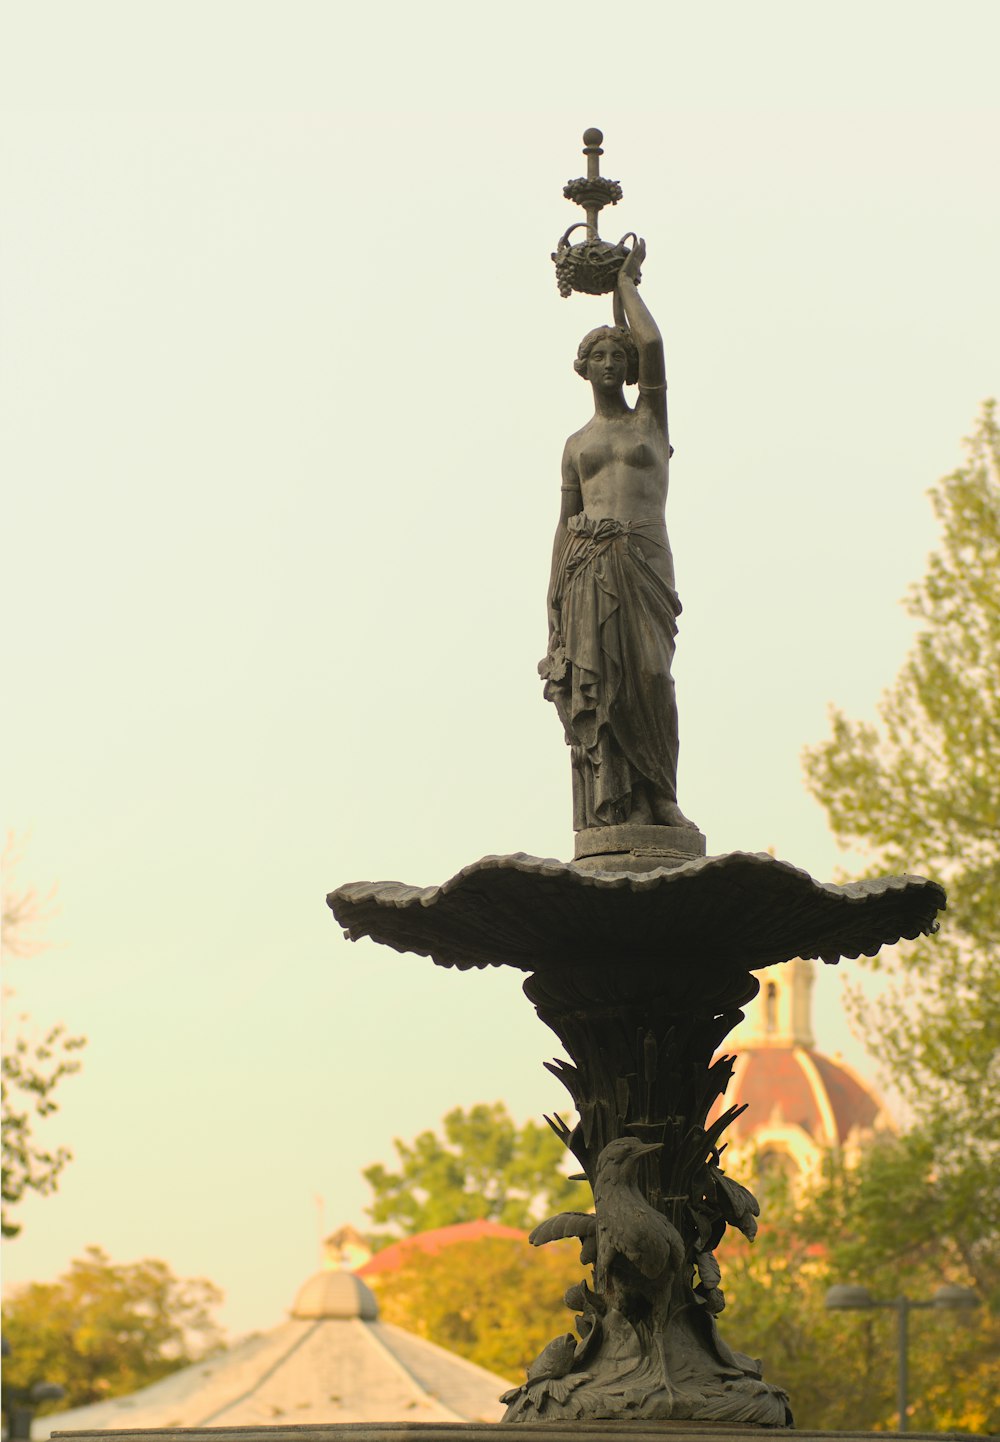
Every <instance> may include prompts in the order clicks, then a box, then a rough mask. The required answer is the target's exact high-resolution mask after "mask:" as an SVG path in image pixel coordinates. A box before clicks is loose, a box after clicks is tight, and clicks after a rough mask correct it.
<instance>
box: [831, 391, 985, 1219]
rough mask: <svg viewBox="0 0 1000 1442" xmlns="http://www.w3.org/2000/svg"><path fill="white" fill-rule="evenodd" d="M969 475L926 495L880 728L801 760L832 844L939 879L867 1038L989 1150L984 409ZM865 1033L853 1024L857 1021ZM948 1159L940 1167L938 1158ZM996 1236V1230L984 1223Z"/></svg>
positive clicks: (947, 1126) (953, 1130)
mask: <svg viewBox="0 0 1000 1442" xmlns="http://www.w3.org/2000/svg"><path fill="white" fill-rule="evenodd" d="M966 448H967V457H966V461H965V464H964V465H962V466H960V467H959V468H958V469H957V470H956V471H954V472H953V473H952V474H951V475H949V476H946V477H945V478H944V480H942V481H941V482H940V483H939V484H938V485H937V486H936V487H935V488H934V489H933V490H932V492H931V497H932V501H933V505H934V509H935V512H936V514H937V517H938V520H939V521H940V524H941V544H940V548H939V550H938V551H937V552H936V553H935V554H933V555H932V556H931V557H930V561H929V565H928V570H927V574H926V576H925V577H924V579H923V581H922V582H920V584H919V585H917V586H915V587H914V588H913V589H912V591H911V592H910V594H909V596H908V598H907V602H906V604H907V608H908V610H909V611H910V613H911V614H912V615H913V616H915V617H916V618H917V619H918V620H919V621H920V622H921V623H922V627H921V630H920V632H919V634H918V636H917V639H916V642H915V645H914V648H913V650H912V652H911V654H910V655H909V657H908V658H907V660H906V662H905V664H904V665H903V668H902V670H901V671H900V673H899V675H898V677H897V678H896V681H895V683H894V684H893V686H892V687H891V688H890V689H889V691H888V692H887V693H886V695H885V696H884V698H883V700H882V702H881V705H880V708H879V711H880V722H879V723H878V724H874V723H871V722H867V721H851V720H848V719H847V718H846V717H845V716H844V715H843V714H842V713H841V712H840V711H836V710H835V711H834V712H833V718H832V719H833V735H832V736H831V738H830V739H829V740H828V741H825V742H823V743H822V744H821V745H818V746H815V747H811V748H809V749H807V750H806V752H805V770H806V778H807V784H808V785H809V788H810V790H811V791H812V793H813V795H814V796H815V797H816V798H817V800H819V801H820V803H821V804H822V805H823V806H824V807H825V809H826V812H827V816H828V818H829V822H830V826H831V828H832V830H833V832H834V834H835V835H836V837H837V840H838V841H839V842H840V843H841V845H843V846H845V847H852V848H854V849H856V850H858V851H861V852H862V853H868V854H869V855H870V857H871V859H872V865H871V868H870V872H869V874H870V873H871V872H875V871H882V870H886V869H888V870H892V871H911V872H913V871H918V872H925V873H926V874H927V875H929V876H932V877H933V878H934V879H935V880H939V881H941V882H942V883H943V884H944V886H945V887H946V888H947V891H948V911H947V913H946V914H945V916H944V918H943V925H942V929H941V933H940V934H939V936H937V937H935V938H933V939H930V940H925V941H921V942H919V943H915V944H911V945H903V946H900V947H899V948H897V949H894V950H893V952H892V953H891V954H890V956H889V958H888V959H886V958H881V957H880V958H878V959H876V961H875V962H874V963H873V964H874V965H875V966H876V967H883V968H885V969H889V970H892V971H893V972H895V973H896V974H897V976H898V979H899V981H900V983H901V984H900V985H899V986H898V988H897V990H896V992H895V994H894V996H893V998H892V1003H891V1004H892V1008H893V1012H894V1019H893V1025H892V1026H891V1027H885V1026H884V1025H882V1022H881V1019H880V1018H876V1019H870V1020H869V1025H868V1027H867V1033H868V1040H869V1042H870V1044H871V1045H872V1046H873V1048H874V1049H875V1050H877V1052H878V1054H879V1055H880V1056H881V1057H882V1058H883V1060H884V1062H885V1064H886V1066H887V1068H888V1069H889V1072H890V1074H891V1077H892V1080H893V1082H894V1083H895V1084H896V1085H897V1087H899V1088H900V1090H901V1091H902V1092H903V1093H904V1095H905V1096H906V1099H907V1101H908V1103H909V1104H910V1106H911V1107H912V1109H913V1111H914V1113H915V1115H916V1116H917V1117H918V1118H921V1119H922V1120H923V1121H924V1122H925V1123H926V1125H927V1126H929V1127H931V1128H932V1129H934V1128H936V1129H937V1130H938V1131H939V1132H941V1133H942V1146H944V1142H945V1136H944V1133H947V1134H948V1135H949V1136H951V1137H952V1139H953V1142H954V1146H953V1150H954V1147H957V1145H958V1143H957V1138H958V1137H959V1135H960V1134H965V1135H967V1136H969V1137H972V1138H975V1139H976V1144H977V1145H979V1146H981V1147H984V1148H986V1149H988V1150H989V1151H990V1153H991V1155H992V1156H993V1157H994V1158H995V1157H996V1155H997V1153H996V1151H995V1149H996V1148H997V1147H998V1146H1000V1059H998V1058H1000V786H998V783H997V777H998V774H1000V427H998V424H997V416H996V407H995V404H994V403H993V402H989V403H987V404H986V405H985V406H984V407H983V410H982V414H981V415H980V417H979V419H978V422H977V425H976V428H975V430H974V432H973V434H972V436H971V437H970V438H969V439H968V441H967V442H966ZM862 1022H864V1018H863V1017H862ZM941 1160H942V1162H943V1161H944V1153H943V1151H942V1155H941ZM995 1220H996V1221H997V1223H998V1224H1000V1216H997V1217H996V1219H995Z"/></svg>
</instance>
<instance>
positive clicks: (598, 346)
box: [587, 337, 628, 390]
mask: <svg viewBox="0 0 1000 1442" xmlns="http://www.w3.org/2000/svg"><path fill="white" fill-rule="evenodd" d="M627 370H628V356H627V354H626V353H625V347H624V346H623V345H622V343H621V342H620V341H617V340H615V339H614V338H613V337H608V338H607V339H606V340H599V341H596V342H595V343H594V345H593V347H592V349H591V352H590V355H589V356H588V357H587V379H588V380H589V381H590V382H591V384H592V385H595V386H597V387H598V388H599V389H600V390H620V389H621V387H622V386H623V385H624V384H625V373H626V371H627Z"/></svg>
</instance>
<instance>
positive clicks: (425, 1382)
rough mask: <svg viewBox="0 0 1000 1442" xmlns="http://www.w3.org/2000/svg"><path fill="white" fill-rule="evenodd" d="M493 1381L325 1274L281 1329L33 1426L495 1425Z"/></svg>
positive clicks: (368, 1294) (36, 1429) (500, 1382)
mask: <svg viewBox="0 0 1000 1442" xmlns="http://www.w3.org/2000/svg"><path fill="white" fill-rule="evenodd" d="M509 1386H510V1383H509V1382H508V1381H506V1380H505V1379H504V1378H503V1377H497V1376H496V1375H495V1374H494V1373H492V1372H487V1371H485V1370H484V1369H483V1368H482V1367H477V1366H476V1365H475V1364H474V1363H472V1362H468V1361H466V1360H465V1358H464V1357H456V1356H455V1355H454V1353H452V1352H446V1351H445V1350H444V1348H443V1347H437V1346H435V1345H434V1343H432V1342H428V1341H425V1340H424V1339H423V1338H422V1337H415V1336H413V1335H412V1334H411V1333H409V1332H406V1331H404V1330H403V1328H402V1327H395V1326H392V1325H391V1324H390V1323H388V1322H380V1321H379V1318H378V1302H377V1301H376V1298H375V1296H374V1294H373V1293H372V1291H371V1290H370V1288H369V1287H367V1286H366V1285H365V1283H364V1282H363V1281H362V1280H361V1279H360V1277H357V1276H355V1275H354V1274H353V1273H352V1272H347V1271H334V1270H331V1269H324V1270H323V1271H321V1272H317V1273H316V1275H315V1276H313V1277H310V1278H309V1280H308V1281H307V1282H306V1283H305V1284H304V1286H302V1287H301V1288H300V1289H299V1292H298V1295H297V1296H296V1298H295V1301H294V1303H293V1305H292V1311H291V1315H290V1317H289V1318H288V1320H287V1321H285V1322H282V1323H281V1324H280V1325H279V1326H277V1327H275V1328H273V1329H272V1330H271V1331H270V1332H265V1333H263V1334H262V1335H258V1336H253V1337H248V1338H247V1339H246V1340H245V1341H244V1342H241V1343H239V1344H238V1345H237V1346H235V1347H233V1348H232V1349H231V1350H230V1351H228V1352H224V1353H222V1354H221V1355H220V1356H218V1357H211V1358H208V1359H206V1360H205V1361H202V1362H196V1363H194V1364H193V1365H192V1366H190V1367H184V1368H183V1369H182V1370H181V1371H178V1372H173V1373H171V1374H170V1376H169V1377H164V1378H163V1380H162V1381H160V1382H155V1383H154V1384H153V1385H152V1386H151V1387H144V1388H142V1390H141V1391H139V1392H133V1393H131V1394H129V1395H128V1396H126V1397H112V1398H109V1399H108V1400H107V1401H106V1402H94V1403H92V1404H91V1405H90V1406H87V1407H76V1408H74V1409H73V1410H71V1411H67V1412H56V1413H52V1414H51V1415H49V1416H47V1417H37V1418H36V1419H35V1421H34V1424H33V1426H32V1438H33V1439H35V1442H41V1439H44V1438H47V1437H48V1436H49V1435H50V1434H51V1433H52V1432H66V1431H70V1432H96V1431H105V1430H114V1431H123V1430H124V1431H128V1432H130V1433H131V1432H133V1431H135V1430H136V1429H139V1428H155V1429H163V1428H170V1429H173V1428H178V1427H185V1428H186V1427H260V1426H264V1425H271V1424H276V1423H278V1424H283V1425H286V1426H287V1425H288V1424H290V1423H295V1424H300V1423H331V1422H431V1423H440V1422H498V1421H499V1420H500V1418H501V1417H502V1415H503V1411H504V1409H503V1406H502V1405H501V1403H500V1402H499V1400H498V1399H499V1397H500V1394H501V1392H504V1391H506V1390H507V1388H508V1387H509Z"/></svg>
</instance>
